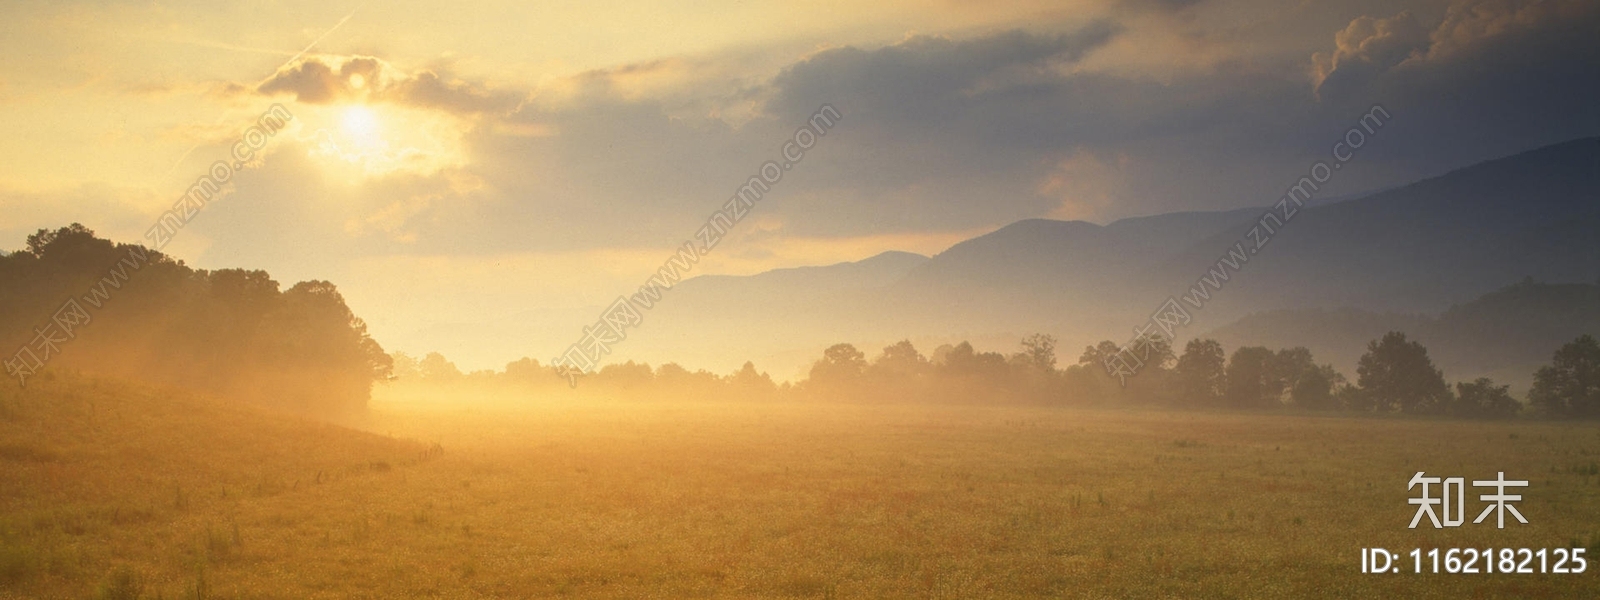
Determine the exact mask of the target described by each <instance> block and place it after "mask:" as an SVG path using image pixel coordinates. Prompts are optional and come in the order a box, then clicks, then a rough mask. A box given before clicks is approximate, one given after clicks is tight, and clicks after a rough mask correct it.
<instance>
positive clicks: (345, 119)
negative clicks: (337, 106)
mask: <svg viewBox="0 0 1600 600" xmlns="http://www.w3.org/2000/svg"><path fill="white" fill-rule="evenodd" d="M339 125H340V126H341V127H343V128H344V131H345V133H347V134H349V135H351V136H352V137H355V138H358V139H371V138H374V137H377V135H378V116H377V115H375V114H373V112H372V109H369V108H367V107H365V106H352V107H350V108H347V109H345V111H344V114H343V115H342V116H340V118H339Z"/></svg>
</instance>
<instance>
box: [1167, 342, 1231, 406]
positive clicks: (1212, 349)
mask: <svg viewBox="0 0 1600 600" xmlns="http://www.w3.org/2000/svg"><path fill="white" fill-rule="evenodd" d="M1226 361H1227V354H1226V352H1225V351H1224V350H1223V349H1222V344H1221V343H1219V342H1217V341H1216V340H1200V339H1194V340H1189V343H1188V344H1185V345H1184V347H1183V356H1180V357H1178V367H1177V378H1178V386H1179V389H1181V390H1182V391H1183V395H1184V397H1186V398H1189V399H1190V401H1191V402H1194V403H1196V404H1202V405H1211V404H1217V403H1218V402H1219V401H1220V400H1221V398H1222V392H1223V390H1224V389H1225V388H1224V387H1223V386H1224V383H1225V382H1226V381H1227V378H1226V375H1225V372H1224V370H1223V366H1224V364H1225V363H1226Z"/></svg>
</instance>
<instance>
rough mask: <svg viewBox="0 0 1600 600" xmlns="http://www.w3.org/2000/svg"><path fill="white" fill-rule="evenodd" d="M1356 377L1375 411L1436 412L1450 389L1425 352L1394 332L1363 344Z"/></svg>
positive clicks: (1400, 334)
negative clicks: (1365, 349)
mask: <svg viewBox="0 0 1600 600" xmlns="http://www.w3.org/2000/svg"><path fill="white" fill-rule="evenodd" d="M1356 376H1357V378H1356V385H1358V386H1360V388H1361V393H1362V394H1363V395H1365V396H1366V397H1367V402H1368V403H1370V404H1371V406H1372V408H1373V409H1374V410H1377V411H1379V412H1390V411H1394V410H1399V411H1400V412H1403V413H1410V414H1417V413H1430V412H1436V411H1438V410H1439V409H1440V408H1442V407H1444V406H1445V404H1446V403H1447V402H1448V400H1449V397H1450V387H1449V385H1447V384H1446V383H1445V382H1444V374H1443V373H1440V372H1439V369H1437V368H1435V367H1434V366H1433V360H1432V359H1430V358H1428V349H1427V348H1424V347H1422V344H1419V343H1417V342H1414V341H1408V340H1407V339H1406V334H1404V333H1400V332H1398V331H1391V332H1389V333H1386V334H1384V335H1383V339H1382V340H1373V341H1371V342H1369V343H1368V344H1367V353H1366V354H1363V355H1361V360H1360V361H1358V362H1357V366H1356Z"/></svg>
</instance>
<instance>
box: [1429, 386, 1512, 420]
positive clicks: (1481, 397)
mask: <svg viewBox="0 0 1600 600" xmlns="http://www.w3.org/2000/svg"><path fill="white" fill-rule="evenodd" d="M1521 410H1522V403H1521V402H1517V399H1516V398H1512V397H1511V386H1509V385H1501V386H1496V385H1495V384H1494V381H1493V380H1491V379H1489V378H1488V377H1479V378H1478V379H1477V380H1475V381H1473V382H1472V383H1457V384H1456V397H1455V401H1454V402H1451V403H1450V407H1449V409H1448V410H1447V411H1446V412H1449V413H1450V414H1452V415H1456V416H1461V417H1488V418H1501V419H1503V418H1509V417H1514V416H1516V415H1517V413H1518V412H1520V411H1521Z"/></svg>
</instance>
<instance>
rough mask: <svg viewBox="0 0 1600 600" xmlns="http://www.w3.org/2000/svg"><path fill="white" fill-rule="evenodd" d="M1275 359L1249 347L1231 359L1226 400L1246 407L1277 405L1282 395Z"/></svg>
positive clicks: (1265, 351)
mask: <svg viewBox="0 0 1600 600" xmlns="http://www.w3.org/2000/svg"><path fill="white" fill-rule="evenodd" d="M1275 359H1276V357H1275V355H1273V353H1272V351H1271V350H1268V349H1266V348H1264V347H1262V346H1246V347H1243V348H1239V349H1237V350H1234V351H1233V356H1232V357H1230V358H1229V359H1228V369H1227V382H1228V385H1227V390H1228V391H1227V401H1228V404H1231V405H1233V406H1238V407H1244V408H1259V407H1265V406H1274V405H1277V404H1278V403H1279V400H1278V399H1279V398H1280V397H1282V395H1283V381H1282V379H1280V378H1279V377H1278V373H1277V369H1276V364H1275V363H1276V361H1275Z"/></svg>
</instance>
